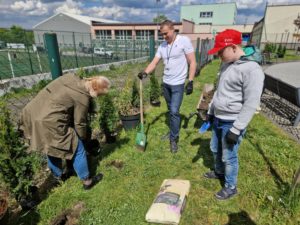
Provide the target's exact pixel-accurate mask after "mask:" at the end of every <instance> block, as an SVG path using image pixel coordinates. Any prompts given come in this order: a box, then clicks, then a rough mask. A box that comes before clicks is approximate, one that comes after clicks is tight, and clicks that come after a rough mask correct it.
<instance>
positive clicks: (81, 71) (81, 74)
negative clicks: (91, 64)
mask: <svg viewBox="0 0 300 225" xmlns="http://www.w3.org/2000/svg"><path fill="white" fill-rule="evenodd" d="M76 75H77V76H79V77H80V78H84V77H87V75H88V74H87V72H86V70H85V69H83V68H82V67H81V68H79V70H77V71H76Z"/></svg>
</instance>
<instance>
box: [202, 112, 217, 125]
mask: <svg viewBox="0 0 300 225" xmlns="http://www.w3.org/2000/svg"><path fill="white" fill-rule="evenodd" d="M214 118H215V116H214V115H210V114H206V118H205V120H204V121H206V122H210V123H211V124H212V123H213V122H214Z"/></svg>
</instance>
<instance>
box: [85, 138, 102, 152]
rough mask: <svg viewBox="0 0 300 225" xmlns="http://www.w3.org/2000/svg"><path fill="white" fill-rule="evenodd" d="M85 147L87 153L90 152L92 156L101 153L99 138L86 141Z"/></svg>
mask: <svg viewBox="0 0 300 225" xmlns="http://www.w3.org/2000/svg"><path fill="white" fill-rule="evenodd" d="M83 144H84V148H85V150H86V152H87V153H89V154H90V155H92V156H97V155H99V153H100V151H101V147H100V143H99V141H98V140H97V139H92V140H89V141H84V142H83Z"/></svg>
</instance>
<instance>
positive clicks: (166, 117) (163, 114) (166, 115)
mask: <svg viewBox="0 0 300 225" xmlns="http://www.w3.org/2000/svg"><path fill="white" fill-rule="evenodd" d="M163 116H164V117H165V120H164V122H165V124H166V126H169V124H168V123H169V113H168V112H162V113H161V114H159V115H158V116H156V117H155V118H154V119H153V120H152V121H151V122H150V123H148V124H147V129H146V132H145V134H146V136H147V135H148V132H149V129H150V127H151V126H152V125H154V124H155V123H156V122H157V121H159V120H160V119H161V118H162V117H163Z"/></svg>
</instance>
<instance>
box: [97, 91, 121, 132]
mask: <svg viewBox="0 0 300 225" xmlns="http://www.w3.org/2000/svg"><path fill="white" fill-rule="evenodd" d="M99 104H100V108H99V125H100V129H101V130H102V131H103V132H104V133H113V132H115V131H116V128H117V124H118V121H119V118H118V114H117V108H116V106H115V104H114V101H113V97H112V95H111V94H110V93H108V94H106V95H104V96H102V97H101V98H99Z"/></svg>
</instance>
